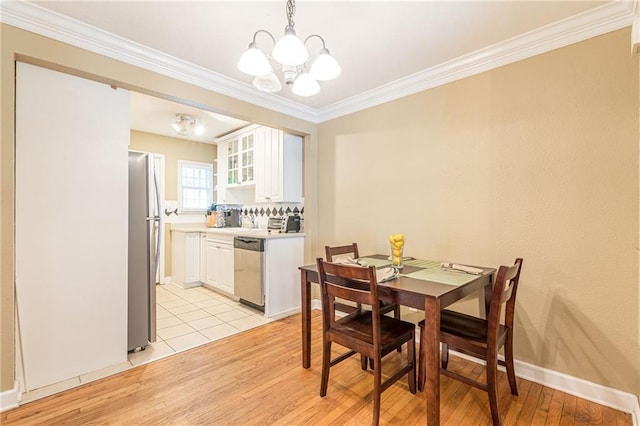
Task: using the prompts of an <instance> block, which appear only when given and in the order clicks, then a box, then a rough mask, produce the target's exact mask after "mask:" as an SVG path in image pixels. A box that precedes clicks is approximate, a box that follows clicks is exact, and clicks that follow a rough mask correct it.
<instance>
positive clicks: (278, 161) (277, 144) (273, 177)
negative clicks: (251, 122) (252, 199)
mask: <svg viewBox="0 0 640 426" xmlns="http://www.w3.org/2000/svg"><path fill="white" fill-rule="evenodd" d="M255 150H256V182H255V183H256V202H258V203H264V202H278V201H284V200H283V196H282V185H283V179H282V177H283V175H282V170H283V168H282V159H283V153H282V131H280V130H276V129H271V128H269V127H260V128H258V129H257V130H256V147H255Z"/></svg>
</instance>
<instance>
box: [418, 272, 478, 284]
mask: <svg viewBox="0 0 640 426" xmlns="http://www.w3.org/2000/svg"><path fill="white" fill-rule="evenodd" d="M405 276H406V277H409V278H415V279H418V280H425V281H433V282H436V283H440V284H447V285H455V286H458V285H462V284H466V283H468V282H469V281H473V280H475V279H476V278H478V275H471V274H467V273H465V272H457V271H443V270H442V269H421V270H419V271H416V272H412V273H410V274H406V275H405Z"/></svg>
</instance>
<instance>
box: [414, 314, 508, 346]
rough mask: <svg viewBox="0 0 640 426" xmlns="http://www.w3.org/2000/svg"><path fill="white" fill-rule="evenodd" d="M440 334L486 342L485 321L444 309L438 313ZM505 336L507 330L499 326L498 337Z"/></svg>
mask: <svg viewBox="0 0 640 426" xmlns="http://www.w3.org/2000/svg"><path fill="white" fill-rule="evenodd" d="M418 325H419V326H420V327H421V328H422V327H424V320H422V321H420V322H419V323H418ZM440 332H441V333H447V334H451V335H454V336H458V337H462V338H464V339H468V340H473V341H476V342H486V341H487V320H485V319H482V318H477V317H474V316H471V315H467V314H463V313H461V312H456V311H450V310H448V309H445V310H443V311H441V312H440ZM506 334H507V328H506V327H505V326H504V325H502V324H500V325H499V327H498V336H504V335H506Z"/></svg>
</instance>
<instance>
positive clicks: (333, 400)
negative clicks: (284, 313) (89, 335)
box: [0, 311, 631, 426]
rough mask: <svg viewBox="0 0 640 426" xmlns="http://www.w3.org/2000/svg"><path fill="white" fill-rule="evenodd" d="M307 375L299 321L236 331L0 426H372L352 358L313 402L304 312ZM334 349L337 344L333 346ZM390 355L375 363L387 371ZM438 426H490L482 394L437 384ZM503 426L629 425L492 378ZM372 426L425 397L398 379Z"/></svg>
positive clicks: (20, 412) (366, 376)
mask: <svg viewBox="0 0 640 426" xmlns="http://www.w3.org/2000/svg"><path fill="white" fill-rule="evenodd" d="M312 326H313V330H314V333H313V341H312V350H313V352H312V363H311V368H310V369H308V370H305V369H303V368H302V366H301V354H300V316H299V315H296V316H293V317H290V318H287V319H284V320H282V321H276V322H273V323H270V324H267V325H265V326H262V327H259V328H256V329H253V330H249V331H246V332H243V333H241V334H238V335H235V336H232V337H229V338H226V339H224V340H219V341H216V342H212V343H209V344H207V345H205V346H201V347H198V348H195V349H192V350H189V351H187V352H182V353H179V354H175V355H172V356H170V357H168V358H165V359H162V360H159V361H155V362H153V363H151V364H147V365H143V366H140V367H136V368H133V369H131V370H128V371H125V372H123V373H120V374H117V375H115V376H111V377H108V378H105V379H102V380H99V381H96V382H93V383H89V384H87V385H84V386H82V387H78V388H75V389H72V390H69V391H66V392H63V393H59V394H56V395H53V396H50V397H48V398H45V399H42V400H39V401H35V402H32V403H29V404H25V405H23V406H21V407H19V408H17V409H14V410H11V411H8V412H5V413H3V414H2V416H1V418H0V420H1V423H2V424H3V425H9V424H20V425H31V424H45V425H54V424H55V425H61V424H65V425H81V424H82V425H84V424H123V425H146V424H148V425H159V424H168V425H173V424H176V425H190V424H206V425H226V424H234V425H323V424H332V425H360V424H363V425H366V424H371V410H372V398H371V391H372V388H373V383H372V373H371V372H370V371H368V372H363V371H362V370H360V362H359V359H358V358H352V359H350V360H347V361H345V362H343V363H342V364H339V365H338V366H336V367H333V368H332V369H331V373H330V377H329V389H328V393H327V396H326V397H325V398H320V396H319V382H320V358H321V357H320V353H321V352H320V343H321V336H320V328H321V324H320V316H319V314H318V313H317V311H314V315H313V323H312ZM334 346H336V345H334ZM405 354H406V351H403V353H402V354H398V353H396V352H394V353H393V354H391V355H389V356H388V357H387V358H385V362H384V363H383V364H385V365H388V366H393V364H394V363H397V362H400V360H401V358H400V357H402V356H404V355H405ZM449 365H450V368H452V369H454V370H456V371H462V372H464V373H466V374H470V375H472V376H476V377H479V376H481V375H482V374H483V368H482V367H481V366H479V365H477V364H474V363H472V362H469V361H465V360H462V359H460V358H456V357H452V359H451V360H450V363H449ZM441 386H442V387H441V392H442V408H441V419H442V424H446V425H490V424H491V417H490V414H489V406H488V401H487V396H486V394H485V393H483V392H481V391H479V390H477V389H474V388H471V387H469V386H466V385H464V384H462V383H459V382H457V381H454V380H451V379H449V378H447V377H442V382H441ZM500 389H501V391H502V392H501V396H500V410H501V413H502V418H503V422H504V424H505V425H516V424H517V425H565V424H566V425H607V426H609V425H631V416H630V415H629V414H625V413H622V412H620V411H616V410H613V409H611V408H607V407H604V406H602V405H598V404H594V403H591V402H588V401H585V400H582V399H579V398H576V397H573V396H571V395H568V394H566V393H563V392H559V391H555V390H553V389H549V388H546V387H543V386H541V385H538V384H535V383H532V382H528V381H526V380H521V379H518V389H519V391H520V396H519V397H512V396H511V395H510V393H509V387H508V384H507V382H506V377H505V375H504V374H502V373H500ZM380 422H381V424H394V425H414V424H415V425H417V424H424V422H425V402H424V394H423V393H418V394H416V395H412V394H411V393H410V392H409V391H408V386H407V383H406V381H401V382H397V383H396V384H394V385H393V386H392V387H391V388H389V389H388V390H387V391H385V392H384V393H383V394H382V412H381V415H380Z"/></svg>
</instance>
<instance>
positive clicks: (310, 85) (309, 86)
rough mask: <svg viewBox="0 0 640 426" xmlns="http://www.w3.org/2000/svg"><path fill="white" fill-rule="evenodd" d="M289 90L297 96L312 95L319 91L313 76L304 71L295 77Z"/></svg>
mask: <svg viewBox="0 0 640 426" xmlns="http://www.w3.org/2000/svg"><path fill="white" fill-rule="evenodd" d="M291 90H292V91H293V93H295V94H296V95H298V96H313V95H315V94H317V93H318V92H320V85H319V84H318V81H317V80H316V79H315V78H313V77H311V74H309V73H306V72H305V73H302V74H300V75H299V76H298V78H296V81H294V82H293V87H291Z"/></svg>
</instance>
